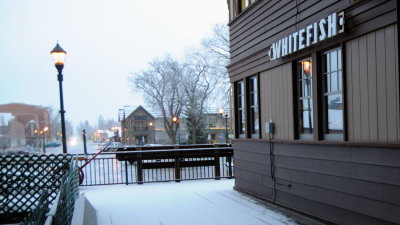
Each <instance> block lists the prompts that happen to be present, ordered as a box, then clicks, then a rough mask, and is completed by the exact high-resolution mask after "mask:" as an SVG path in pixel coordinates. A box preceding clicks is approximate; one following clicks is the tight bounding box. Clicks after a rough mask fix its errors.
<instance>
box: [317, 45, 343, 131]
mask: <svg viewBox="0 0 400 225" xmlns="http://www.w3.org/2000/svg"><path fill="white" fill-rule="evenodd" d="M342 77H343V76H342V50H341V49H340V48H336V49H333V50H329V51H327V52H324V53H323V54H322V83H323V102H324V104H323V105H324V109H323V113H324V118H323V119H324V125H323V126H324V133H325V134H338V133H339V134H341V133H343V78H342Z"/></svg>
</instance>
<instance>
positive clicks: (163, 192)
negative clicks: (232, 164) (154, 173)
mask: <svg viewBox="0 0 400 225" xmlns="http://www.w3.org/2000/svg"><path fill="white" fill-rule="evenodd" d="M233 185H234V180H198V181H184V182H180V183H175V182H169V183H148V184H143V185H128V186H126V185H113V186H92V187H81V188H80V191H81V192H84V193H85V195H86V197H87V198H88V200H89V201H90V202H91V203H92V204H93V206H94V207H95V208H96V210H97V214H98V221H99V225H187V224H191V225H200V224H201V225H250V224H251V225H261V224H270V225H280V224H285V225H294V224H313V225H315V224H318V223H316V222H315V221H311V220H308V219H306V218H303V217H297V216H293V214H291V216H288V214H286V215H285V214H284V213H283V212H280V211H279V210H278V209H277V208H275V207H272V206H270V205H268V204H265V203H264V202H262V201H260V200H257V199H255V198H252V197H250V196H248V195H244V194H242V193H240V192H237V191H235V190H233Z"/></svg>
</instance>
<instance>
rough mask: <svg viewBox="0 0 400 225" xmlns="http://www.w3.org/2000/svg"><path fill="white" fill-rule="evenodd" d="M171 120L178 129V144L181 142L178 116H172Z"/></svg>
mask: <svg viewBox="0 0 400 225" xmlns="http://www.w3.org/2000/svg"><path fill="white" fill-rule="evenodd" d="M172 122H173V123H175V124H176V127H177V129H178V145H179V144H180V143H181V131H180V130H179V122H180V121H179V118H178V117H177V116H174V117H172Z"/></svg>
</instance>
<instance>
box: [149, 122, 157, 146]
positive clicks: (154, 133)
mask: <svg viewBox="0 0 400 225" xmlns="http://www.w3.org/2000/svg"><path fill="white" fill-rule="evenodd" d="M149 126H150V127H151V128H153V135H154V136H153V141H154V144H155V143H156V126H155V124H154V123H153V122H150V123H149Z"/></svg>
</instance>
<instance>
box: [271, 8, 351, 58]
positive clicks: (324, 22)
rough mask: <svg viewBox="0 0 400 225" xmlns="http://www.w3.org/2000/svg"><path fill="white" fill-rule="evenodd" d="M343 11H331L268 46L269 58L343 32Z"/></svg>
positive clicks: (281, 55) (284, 54) (279, 56)
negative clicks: (325, 16) (327, 14)
mask: <svg viewBox="0 0 400 225" xmlns="http://www.w3.org/2000/svg"><path fill="white" fill-rule="evenodd" d="M344 21H345V20H344V12H340V13H332V14H330V15H329V16H328V17H327V18H323V19H321V20H319V21H317V22H315V23H312V24H309V25H308V26H306V27H305V28H303V29H300V30H298V31H296V32H294V33H292V34H290V35H288V36H286V37H284V38H282V39H279V40H278V41H276V42H274V43H273V44H272V46H271V47H270V50H269V52H268V55H269V56H270V57H271V60H275V59H279V58H281V57H284V56H287V55H290V54H292V53H295V52H297V51H300V50H302V49H304V48H307V47H309V46H311V45H315V44H317V43H319V42H321V41H324V40H326V39H328V38H332V37H335V36H336V35H338V34H340V33H343V32H344Z"/></svg>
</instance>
